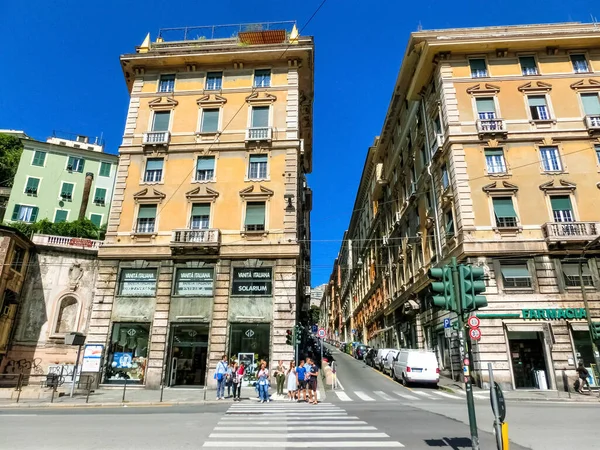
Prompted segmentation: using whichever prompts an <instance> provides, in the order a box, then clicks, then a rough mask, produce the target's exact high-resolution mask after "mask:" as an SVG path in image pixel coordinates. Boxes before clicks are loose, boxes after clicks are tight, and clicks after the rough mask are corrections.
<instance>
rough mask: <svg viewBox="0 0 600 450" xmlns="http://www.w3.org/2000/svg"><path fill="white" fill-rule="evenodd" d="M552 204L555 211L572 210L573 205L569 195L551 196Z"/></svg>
mask: <svg viewBox="0 0 600 450" xmlns="http://www.w3.org/2000/svg"><path fill="white" fill-rule="evenodd" d="M550 204H551V205H552V210H553V211H570V210H571V209H573V208H572V206H571V198H570V197H569V196H568V195H556V196H553V197H550Z"/></svg>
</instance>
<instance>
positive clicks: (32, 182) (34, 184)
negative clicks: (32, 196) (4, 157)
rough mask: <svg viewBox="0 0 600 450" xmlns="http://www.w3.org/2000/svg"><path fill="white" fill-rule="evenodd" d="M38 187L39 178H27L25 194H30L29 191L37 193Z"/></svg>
mask: <svg viewBox="0 0 600 450" xmlns="http://www.w3.org/2000/svg"><path fill="white" fill-rule="evenodd" d="M39 185H40V180H39V178H28V179H27V186H26V187H25V192H31V191H33V192H37V190H38V187H39Z"/></svg>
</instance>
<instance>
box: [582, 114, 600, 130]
mask: <svg viewBox="0 0 600 450" xmlns="http://www.w3.org/2000/svg"><path fill="white" fill-rule="evenodd" d="M585 127H586V128H587V130H588V131H589V132H590V133H592V132H594V131H600V115H598V114H595V115H590V116H585Z"/></svg>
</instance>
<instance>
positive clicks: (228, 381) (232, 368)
mask: <svg viewBox="0 0 600 450" xmlns="http://www.w3.org/2000/svg"><path fill="white" fill-rule="evenodd" d="M237 369H238V365H237V361H234V362H233V364H230V365H229V367H227V372H226V373H225V386H227V398H231V388H232V387H233V377H234V376H235V372H236V371H237Z"/></svg>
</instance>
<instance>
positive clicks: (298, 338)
mask: <svg viewBox="0 0 600 450" xmlns="http://www.w3.org/2000/svg"><path fill="white" fill-rule="evenodd" d="M294 330H295V332H296V342H297V343H300V342H302V326H301V325H296V326H295V327H294Z"/></svg>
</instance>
